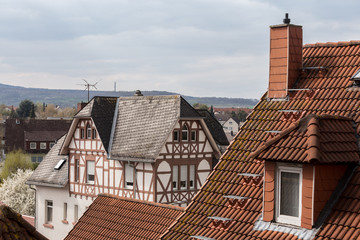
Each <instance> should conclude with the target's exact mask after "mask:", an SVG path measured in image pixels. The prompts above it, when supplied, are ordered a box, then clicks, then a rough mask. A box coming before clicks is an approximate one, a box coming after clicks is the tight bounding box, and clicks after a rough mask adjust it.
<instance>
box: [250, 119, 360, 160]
mask: <svg viewBox="0 0 360 240" xmlns="http://www.w3.org/2000/svg"><path fill="white" fill-rule="evenodd" d="M357 137H358V136H357V134H356V131H355V129H354V122H353V121H352V120H351V119H350V118H344V117H334V116H330V115H323V116H317V115H309V116H307V117H305V118H303V119H301V120H299V121H297V122H296V123H294V124H292V125H291V126H290V127H288V128H287V129H285V130H284V131H282V132H281V133H280V134H278V135H276V136H275V137H274V138H272V139H270V140H268V141H266V142H265V143H264V144H262V145H261V146H260V147H259V148H258V149H257V150H256V151H255V152H253V153H252V154H250V157H252V158H256V159H261V160H273V161H289V162H303V163H305V162H307V163H309V162H313V163H315V162H318V163H339V162H355V163H358V162H360V156H359V147H358V141H357Z"/></svg>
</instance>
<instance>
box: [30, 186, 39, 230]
mask: <svg viewBox="0 0 360 240" xmlns="http://www.w3.org/2000/svg"><path fill="white" fill-rule="evenodd" d="M29 188H30V189H32V190H34V191H35V216H34V221H35V229H38V227H37V226H38V222H37V220H36V219H37V217H36V216H37V211H38V208H37V205H36V202H37V201H36V199H37V194H36V188H33V187H32V186H31V185H30V184H29Z"/></svg>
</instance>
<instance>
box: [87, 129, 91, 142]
mask: <svg viewBox="0 0 360 240" xmlns="http://www.w3.org/2000/svg"><path fill="white" fill-rule="evenodd" d="M86 138H87V139H91V127H87V129H86Z"/></svg>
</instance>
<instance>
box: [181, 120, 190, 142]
mask: <svg viewBox="0 0 360 240" xmlns="http://www.w3.org/2000/svg"><path fill="white" fill-rule="evenodd" d="M188 135H189V130H188V127H187V126H186V124H184V125H183V127H182V131H181V140H182V141H187V140H188Z"/></svg>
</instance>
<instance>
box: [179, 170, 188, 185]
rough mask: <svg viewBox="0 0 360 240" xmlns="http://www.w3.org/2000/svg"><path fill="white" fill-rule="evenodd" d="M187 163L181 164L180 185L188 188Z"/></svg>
mask: <svg viewBox="0 0 360 240" xmlns="http://www.w3.org/2000/svg"><path fill="white" fill-rule="evenodd" d="M187 167H188V166H187V165H181V166H180V174H181V175H180V187H181V188H186V182H187Z"/></svg>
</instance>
